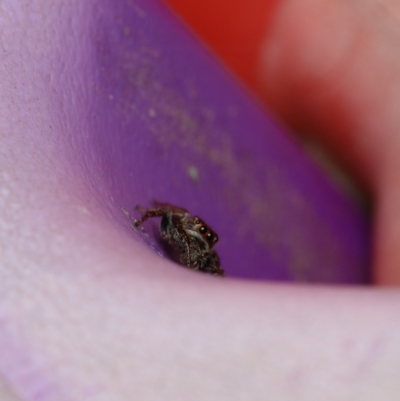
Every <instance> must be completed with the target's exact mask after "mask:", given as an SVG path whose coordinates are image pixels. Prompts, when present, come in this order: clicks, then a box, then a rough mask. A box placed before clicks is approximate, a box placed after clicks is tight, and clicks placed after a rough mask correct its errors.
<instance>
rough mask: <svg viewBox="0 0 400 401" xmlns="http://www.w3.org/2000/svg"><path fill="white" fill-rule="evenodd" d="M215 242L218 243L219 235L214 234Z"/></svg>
mask: <svg viewBox="0 0 400 401" xmlns="http://www.w3.org/2000/svg"><path fill="white" fill-rule="evenodd" d="M214 242H218V235H217V234H214Z"/></svg>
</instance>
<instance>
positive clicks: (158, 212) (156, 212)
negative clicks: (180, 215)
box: [135, 206, 168, 227]
mask: <svg viewBox="0 0 400 401" xmlns="http://www.w3.org/2000/svg"><path fill="white" fill-rule="evenodd" d="M136 210H138V211H139V212H140V213H143V216H142V217H141V218H140V219H139V220H136V221H135V226H136V227H139V226H140V225H141V224H142V223H143V222H144V221H146V220H147V219H150V218H152V217H160V216H164V215H166V214H167V213H168V211H167V210H165V209H145V208H144V207H142V206H136Z"/></svg>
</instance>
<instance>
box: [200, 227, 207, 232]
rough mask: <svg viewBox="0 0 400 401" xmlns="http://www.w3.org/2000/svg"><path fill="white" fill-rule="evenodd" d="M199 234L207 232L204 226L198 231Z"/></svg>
mask: <svg viewBox="0 0 400 401" xmlns="http://www.w3.org/2000/svg"><path fill="white" fill-rule="evenodd" d="M199 231H200V233H201V234H204V233H205V232H206V231H207V227H206V226H201V227H200V229H199Z"/></svg>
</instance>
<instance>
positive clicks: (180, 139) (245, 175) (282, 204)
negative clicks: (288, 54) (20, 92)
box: [65, 0, 369, 283]
mask: <svg viewBox="0 0 400 401" xmlns="http://www.w3.org/2000/svg"><path fill="white" fill-rule="evenodd" d="M89 4H91V5H89ZM85 7H87V9H88V10H87V11H88V14H87V15H88V16H90V17H88V22H87V24H88V25H87V27H86V28H85V29H83V28H82V32H84V35H85V37H83V38H82V43H83V45H82V49H81V50H80V52H81V54H80V55H79V56H78V57H79V58H80V59H81V60H80V62H79V63H77V65H75V66H69V67H66V68H67V70H66V73H65V75H66V76H68V74H80V75H81V84H82V87H81V88H79V91H80V92H81V94H82V97H83V99H84V101H82V102H73V101H71V102H70V105H69V108H67V110H66V112H67V114H69V116H70V119H71V121H74V120H75V121H77V123H76V124H77V126H78V127H77V129H76V130H75V134H73V136H72V137H71V145H72V149H74V152H75V154H74V160H80V161H81V163H80V164H76V165H75V168H76V169H77V170H78V171H80V172H81V173H82V175H83V176H85V177H87V183H88V185H89V186H90V187H91V188H92V189H93V191H94V193H95V194H96V197H97V199H98V201H99V202H100V203H101V204H103V205H104V210H105V211H107V212H108V213H109V214H110V215H111V216H112V217H113V218H114V219H115V220H116V221H118V222H121V223H122V224H128V222H127V219H126V217H125V216H124V215H123V214H122V213H121V211H120V208H121V207H124V208H125V209H127V210H128V211H129V212H130V213H131V214H132V215H134V216H138V214H137V212H135V210H134V206H135V205H136V204H140V205H142V206H149V205H150V201H151V199H153V198H154V199H157V200H160V201H165V202H170V203H174V204H176V205H178V206H182V207H185V208H187V209H189V210H190V211H191V212H193V214H198V215H199V216H200V217H202V218H203V219H204V220H205V221H206V222H208V223H209V224H210V225H211V226H212V227H213V228H214V229H215V231H216V232H217V233H218V234H219V237H220V242H219V243H218V244H217V247H216V250H217V251H218V253H219V255H220V257H221V260H222V267H223V268H224V269H225V271H226V273H227V275H228V276H236V277H247V278H255V279H274V280H290V281H292V280H294V281H311V282H330V283H362V282H366V280H367V277H368V264H369V259H368V257H369V255H368V250H369V223H368V219H367V217H366V215H365V214H364V213H363V212H362V211H361V210H360V209H359V208H358V206H357V205H356V204H355V203H354V202H353V201H352V200H351V199H349V198H347V197H346V195H345V194H343V193H341V192H340V191H339V190H338V189H336V188H335V186H334V185H333V184H332V183H330V181H329V179H327V178H326V177H325V176H324V175H323V174H322V173H321V172H320V171H318V169H317V168H316V167H315V166H314V165H313V164H312V163H311V162H310V161H309V160H308V159H307V157H306V156H305V155H304V154H303V152H302V151H301V150H300V148H299V147H298V146H297V145H296V144H295V143H294V142H293V141H292V140H291V139H290V138H289V137H288V136H287V134H285V133H284V132H283V131H282V129H280V128H279V127H278V126H277V124H276V123H274V122H273V120H272V119H271V118H270V117H269V116H268V115H267V114H266V112H265V111H264V110H262V109H261V107H260V106H259V105H258V104H257V103H256V102H255V101H254V100H253V99H251V98H250V97H249V95H248V94H247V93H246V92H245V91H244V90H243V88H241V87H240V86H239V85H238V84H237V83H236V82H235V81H234V80H233V79H232V77H231V76H230V75H229V73H227V72H226V71H225V70H224V69H223V68H222V67H221V66H220V65H219V64H218V63H217V62H216V61H215V60H214V59H213V58H212V56H211V55H210V54H209V53H208V52H207V51H205V50H204V49H203V47H202V46H201V45H200V44H199V43H198V42H197V41H196V40H195V39H194V38H193V36H192V35H191V34H190V33H189V32H188V31H187V30H186V28H185V27H183V26H182V24H181V23H180V22H179V21H178V20H177V19H175V17H174V16H173V15H172V14H171V13H170V12H169V11H168V10H167V9H166V7H165V6H164V5H163V4H162V3H158V2H156V1H151V0H140V1H139V0H138V1H128V0H103V1H99V2H93V3H87V5H86V6H85ZM81 24H83V22H82V21H81ZM78 30H79V29H78ZM68 68H69V70H68ZM72 96H73V95H72ZM78 121H80V122H78ZM82 121H83V122H82ZM71 124H72V123H71ZM72 131H74V130H72ZM75 163H76V162H75ZM158 224H159V221H153V222H152V223H149V225H147V226H146V229H147V230H148V232H149V234H150V235H151V236H152V235H154V233H153V230H152V228H151V225H154V226H156V225H158ZM131 235H132V237H133V238H134V237H137V238H139V239H140V236H139V235H137V234H135V233H134V232H133V231H131ZM133 240H134V239H133ZM144 246H146V245H145V244H144Z"/></svg>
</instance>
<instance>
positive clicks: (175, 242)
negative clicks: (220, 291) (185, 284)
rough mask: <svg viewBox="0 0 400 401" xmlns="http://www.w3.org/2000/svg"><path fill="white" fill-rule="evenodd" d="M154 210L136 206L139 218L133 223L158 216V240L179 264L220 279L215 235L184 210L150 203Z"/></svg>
mask: <svg viewBox="0 0 400 401" xmlns="http://www.w3.org/2000/svg"><path fill="white" fill-rule="evenodd" d="M153 206H154V209H146V208H144V207H141V206H136V209H137V210H138V211H139V212H140V213H142V217H141V218H140V219H139V220H136V221H135V226H136V227H139V226H140V225H141V224H142V223H143V222H144V221H146V220H147V219H150V218H152V217H161V226H160V232H161V237H162V238H163V239H164V240H165V241H166V242H167V243H168V244H169V245H171V246H172V247H173V248H174V249H175V250H176V251H177V253H178V257H179V262H180V263H181V264H182V265H184V266H187V267H189V268H191V269H193V270H199V271H201V272H205V273H209V274H213V275H216V276H224V275H225V273H224V271H223V270H222V269H221V266H220V260H219V257H218V255H217V253H216V252H215V251H214V249H212V248H213V246H214V245H215V244H216V243H217V241H218V236H217V234H215V232H214V231H213V230H212V229H211V228H210V227H209V226H207V225H206V224H205V223H204V221H203V220H201V219H200V218H199V217H197V216H195V217H191V216H190V214H189V212H188V211H187V210H186V209H183V208H181V207H178V206H174V205H170V204H169V203H163V202H157V201H153Z"/></svg>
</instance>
